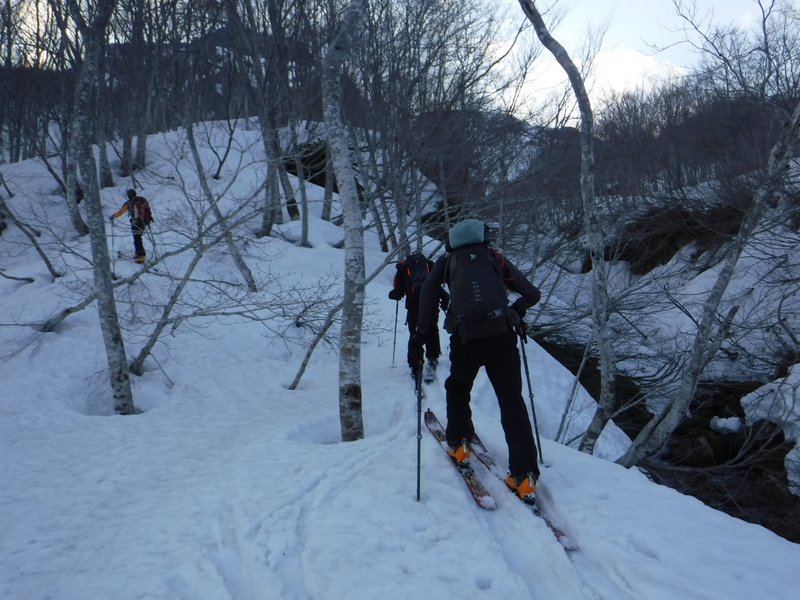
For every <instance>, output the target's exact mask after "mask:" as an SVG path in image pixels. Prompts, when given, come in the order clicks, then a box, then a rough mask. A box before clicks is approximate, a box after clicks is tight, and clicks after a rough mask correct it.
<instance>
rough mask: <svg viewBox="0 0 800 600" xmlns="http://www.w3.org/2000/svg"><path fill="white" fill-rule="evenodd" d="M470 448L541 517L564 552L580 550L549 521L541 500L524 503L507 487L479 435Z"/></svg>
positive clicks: (473, 438)
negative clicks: (533, 502)
mask: <svg viewBox="0 0 800 600" xmlns="http://www.w3.org/2000/svg"><path fill="white" fill-rule="evenodd" d="M469 446H470V450H472V455H473V456H475V457H476V458H477V459H478V460H479V461H481V462H482V463H483V464H484V466H485V467H486V468H487V469H488V470H489V471H490V472H491V473H493V474H494V475H495V477H497V478H498V479H500V481H502V482H503V485H504V486H505V487H506V489H507V490H508V491H509V492H511V493H512V494H513V495H514V497H515V498H516V499H517V500H519V501H520V502H522V503H523V504H525V506H526V507H527V508H528V509H529V510H530V511H531V513H532V514H534V515H536V516H537V517H539V518H540V519H542V520H543V521H544V523H545V525H547V527H548V529H550V531H552V532H553V535H554V536H555V538H556V540H558V543H559V544H561V546H562V547H563V548H564V550H577V549H578V544H577V543H575V541H574V540H573V539H572V538H571V537H569V536H568V535H567V534H566V533H564V531H562V530H561V529H560V528H559V527H557V526H556V525H555V523H553V522H552V521H551V520H550V519H548V518H547V516H546V515H545V514H544V513H543V512H542V510H541V508H540V507H539V502H540V499H539V498H537V500H536V502H537V503H536V504H528V503H526V502H524V501H523V500H522V498H520V497H519V496H518V495H517V494H516V493H515V492H514V490H512V489H511V488H509V487H508V486H507V485H506V482H505V479H506V476H505V472H504V470H503V469H501V468H500V466H499V465H498V464H497V461H496V460H495V459H494V457H493V456H492V455H491V453H490V452H489V450H488V449H487V448H486V446H485V445H484V443H483V441H482V440H481V438H479V437H478V434H477V433H476V434H473V436H472V437H471V438H470V440H469Z"/></svg>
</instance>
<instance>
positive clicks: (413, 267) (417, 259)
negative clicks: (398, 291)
mask: <svg viewBox="0 0 800 600" xmlns="http://www.w3.org/2000/svg"><path fill="white" fill-rule="evenodd" d="M405 263H406V295H407V296H409V297H410V296H416V295H418V294H419V292H420V290H421V289H422V284H423V283H425V279H427V277H428V273H430V272H431V267H430V263H428V259H427V258H425V257H424V256H423V255H422V254H420V253H418V252H417V253H415V254H412V255H411V256H409V257H408V258H406V260H405Z"/></svg>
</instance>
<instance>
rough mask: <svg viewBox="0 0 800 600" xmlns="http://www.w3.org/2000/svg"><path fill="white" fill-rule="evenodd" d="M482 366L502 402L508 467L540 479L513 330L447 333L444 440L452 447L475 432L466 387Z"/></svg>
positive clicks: (514, 474)
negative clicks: (485, 334)
mask: <svg viewBox="0 0 800 600" xmlns="http://www.w3.org/2000/svg"><path fill="white" fill-rule="evenodd" d="M481 367H484V368H485V369H486V375H487V376H488V377H489V381H490V382H491V384H492V387H493V388H494V393H495V395H496V396H497V402H498V404H499V405H500V424H501V425H502V426H503V432H504V433H505V436H506V444H507V445H508V470H509V472H510V473H511V474H512V475H513V476H515V477H520V476H522V475H525V474H527V473H533V474H534V477H535V478H537V479H538V478H539V465H538V461H537V454H536V444H535V443H534V441H533V430H532V428H531V421H530V417H529V416H528V409H527V408H526V407H525V401H524V400H523V398H522V373H521V372H520V368H519V351H518V350H517V334H516V333H515V331H514V330H513V329H512V328H511V327H509V330H508V331H507V332H506V333H504V334H502V335H499V336H495V337H491V338H483V339H479V340H469V341H468V342H466V343H464V342H462V341H461V338H460V337H459V335H458V332H456V333H455V334H453V335H451V336H450V376H449V377H448V378H447V380H446V381H445V383H444V387H445V391H446V397H447V443H448V444H450V445H451V446H456V445H458V444H460V443H461V441H462V440H463V439H465V438H466V439H469V438H470V437H471V436H472V434H473V433H475V429H474V426H473V424H472V410H471V409H470V406H469V401H470V392H471V391H472V385H473V383H474V382H475V377H476V376H477V375H478V370H479V369H480V368H481Z"/></svg>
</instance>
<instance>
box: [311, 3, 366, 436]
mask: <svg viewBox="0 0 800 600" xmlns="http://www.w3.org/2000/svg"><path fill="white" fill-rule="evenodd" d="M365 10H366V2H365V0H352V1H351V2H350V5H349V7H348V9H347V13H346V14H345V18H344V21H343V22H342V24H341V26H340V29H339V31H338V32H337V33H336V35H335V36H334V38H333V40H331V43H330V45H329V47H328V51H327V54H326V57H325V72H324V77H323V88H322V90H323V101H324V102H323V111H324V115H325V126H326V134H327V137H328V147H329V148H330V152H331V156H332V159H333V169H334V172H335V173H336V180H337V183H338V187H339V199H340V201H341V203H342V214H343V216H344V230H345V237H344V251H345V258H344V296H343V298H342V303H343V306H344V309H343V312H342V330H341V338H340V339H341V342H340V347H339V352H340V355H339V419H340V422H341V429H342V440H343V441H346V442H351V441H355V440H359V439H362V438H363V437H364V423H363V418H362V414H361V410H362V409H361V407H362V397H361V324H362V319H363V314H364V285H365V283H364V270H365V267H364V232H363V231H362V223H363V221H362V218H361V208H360V206H359V202H358V190H357V189H356V183H355V173H354V172H353V166H352V165H353V160H352V157H351V155H350V149H349V147H348V143H347V137H348V136H347V130H346V128H345V123H344V120H343V117H342V93H341V84H340V81H339V78H340V75H341V68H342V63H343V62H344V59H345V57H346V56H347V54H348V52H349V51H350V48H351V47H352V44H353V37H354V36H355V34H356V30H357V27H358V22H359V21H360V20H361V16H362V14H363V13H364V11H365Z"/></svg>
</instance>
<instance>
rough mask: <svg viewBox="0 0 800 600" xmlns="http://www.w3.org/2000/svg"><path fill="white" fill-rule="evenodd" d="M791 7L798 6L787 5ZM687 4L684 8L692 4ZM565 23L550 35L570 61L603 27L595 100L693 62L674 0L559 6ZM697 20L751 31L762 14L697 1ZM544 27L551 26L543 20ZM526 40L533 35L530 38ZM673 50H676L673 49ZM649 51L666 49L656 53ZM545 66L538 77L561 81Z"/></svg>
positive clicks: (744, 6) (727, 2) (580, 0)
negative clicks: (543, 73) (544, 72)
mask: <svg viewBox="0 0 800 600" xmlns="http://www.w3.org/2000/svg"><path fill="white" fill-rule="evenodd" d="M504 1H505V2H506V3H507V6H508V10H509V11H510V14H511V15H512V18H515V13H517V14H519V15H520V18H522V19H524V16H522V10H521V9H520V7H519V2H517V0H504ZM790 1H791V2H792V3H793V4H794V5H795V6H798V5H800V0H790ZM691 3H692V2H691V0H685V1H684V4H691ZM553 4H555V2H554V1H553V0H547V1H545V2H539V3H538V5H539V8H540V10H545V9H546V8H547V7H548V6H552V5H553ZM557 4H558V7H559V8H560V9H561V10H562V11H563V13H564V15H565V16H564V18H563V20H562V21H561V23H560V24H559V25H558V27H557V28H556V29H554V30H552V31H551V33H553V35H554V37H555V38H556V39H557V40H558V41H559V42H560V43H561V44H562V45H564V46H565V47H566V48H567V50H568V51H569V52H570V55H571V56H572V57H573V59H576V58H577V57H578V51H579V49H580V47H581V45H582V42H583V40H584V39H585V36H586V33H587V31H589V30H595V31H596V30H600V29H602V28H604V27H607V31H606V34H605V38H604V43H603V47H602V51H601V52H600V54H598V56H597V59H596V70H595V72H596V74H597V84H596V85H595V89H594V94H593V95H597V94H599V93H600V92H601V91H602V89H603V88H613V89H618V90H619V89H626V88H632V87H635V86H636V85H640V84H643V83H646V81H647V80H648V79H652V78H653V77H654V76H655V77H659V76H664V75H666V74H668V73H670V72H676V71H677V72H680V70H681V69H682V68H684V67H687V66H690V65H692V64H693V63H695V62H696V61H697V55H696V54H693V53H692V51H691V49H690V48H689V47H688V46H687V45H686V44H680V43H679V42H680V41H681V40H682V39H683V34H682V33H681V31H680V30H681V27H682V26H683V22H682V20H681V19H680V18H679V17H678V16H677V14H676V12H675V8H674V6H673V2H672V0H559V2H558V3H557ZM694 5H695V6H696V9H697V15H698V16H699V17H700V18H701V19H702V20H703V21H704V22H709V20H713V22H714V23H716V24H719V25H730V24H734V25H737V26H740V27H743V28H746V29H750V28H751V27H752V26H753V25H755V24H756V23H757V22H758V19H759V16H760V11H759V7H758V5H757V3H756V2H755V0H695V1H694ZM545 20H546V21H547V22H550V20H549V19H548V18H547V17H545ZM530 35H533V33H532V32H531V33H530ZM676 44H677V45H676ZM653 46H658V47H668V49H666V50H664V51H663V52H656V51H654V49H653ZM544 61H546V62H548V63H551V64H552V65H553V72H552V73H551V74H548V75H546V76H544V77H540V78H539V80H540V81H541V82H544V81H547V80H548V79H549V78H550V77H551V76H553V77H555V76H559V77H561V73H560V69H559V67H558V66H557V65H556V63H555V61H554V59H552V57H551V56H550V55H549V53H546V56H544Z"/></svg>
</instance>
